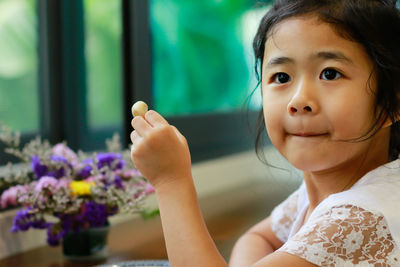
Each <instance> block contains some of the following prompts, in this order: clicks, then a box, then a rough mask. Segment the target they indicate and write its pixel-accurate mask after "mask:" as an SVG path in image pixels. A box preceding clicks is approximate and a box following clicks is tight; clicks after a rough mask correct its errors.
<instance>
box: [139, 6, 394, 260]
mask: <svg viewBox="0 0 400 267" xmlns="http://www.w3.org/2000/svg"><path fill="white" fill-rule="evenodd" d="M254 51H255V56H256V59H257V64H256V69H258V68H259V73H260V74H261V75H260V77H261V81H260V82H261V88H262V96H263V110H262V111H261V112H262V114H263V116H262V117H261V118H262V121H261V125H263V126H262V127H263V128H264V124H265V127H266V129H267V132H268V135H269V138H270V140H271V142H272V144H273V145H274V146H275V147H276V149H277V150H278V151H279V152H280V153H281V154H282V155H283V156H284V157H285V158H286V159H287V160H288V161H289V162H290V163H291V164H293V165H294V166H295V167H296V168H298V169H300V170H302V171H303V175H304V182H303V184H302V185H301V187H300V188H299V189H298V190H297V191H295V192H294V193H293V194H292V195H291V196H289V198H288V199H287V200H285V201H284V202H283V203H281V204H280V205H279V206H278V207H276V208H275V209H274V210H273V212H272V214H271V215H270V217H268V218H266V219H265V220H264V221H262V222H260V223H259V224H257V225H255V226H254V227H253V228H251V229H250V230H249V231H248V232H247V233H246V234H244V235H243V236H242V237H241V238H240V239H239V241H238V242H237V243H236V245H235V247H234V249H233V252H232V256H231V259H230V266H237V267H246V266H259V267H261V266H316V265H318V266H352V265H360V266H365V265H375V266H400V250H399V245H400V215H398V213H397V206H398V203H400V160H399V159H397V157H398V153H399V140H400V139H399V123H398V122H397V121H398V118H399V97H400V93H399V92H400V14H399V11H398V10H397V9H396V1H390V0H279V1H276V3H275V4H274V6H273V7H272V8H271V10H270V11H269V12H268V13H267V14H266V15H265V16H264V18H263V19H262V21H261V24H260V26H259V29H258V33H257V35H256V37H255V40H254ZM132 126H133V128H134V129H135V131H133V132H132V134H131V139H132V142H133V149H132V160H133V162H134V163H135V165H136V166H137V168H138V169H139V170H140V171H141V172H142V173H143V175H144V176H145V177H147V178H148V179H149V181H150V182H151V183H152V184H153V185H154V187H155V189H156V192H157V197H158V202H159V208H160V212H161V219H162V223H163V230H164V235H165V240H166V245H167V251H168V256H169V260H170V263H171V265H172V266H177V267H186V266H190V267H194V266H201V267H204V266H207V267H208V266H227V264H226V262H225V261H224V259H223V258H222V257H221V255H220V254H219V253H218V251H217V249H216V247H215V245H214V243H213V241H212V239H211V238H210V235H209V233H208V232H207V229H206V226H205V224H204V221H203V219H202V216H201V213H200V209H199V206H198V202H197V198H196V193H195V188H194V186H193V180H192V176H191V171H190V154H189V150H188V147H187V144H186V140H185V138H184V137H183V136H182V135H181V134H180V133H179V132H178V130H177V129H176V128H174V127H173V126H171V125H169V124H168V123H167V122H166V121H165V120H164V119H163V118H162V117H161V116H160V115H159V114H158V113H156V112H155V111H148V112H147V113H146V114H145V116H144V117H135V118H134V119H133V120H132Z"/></svg>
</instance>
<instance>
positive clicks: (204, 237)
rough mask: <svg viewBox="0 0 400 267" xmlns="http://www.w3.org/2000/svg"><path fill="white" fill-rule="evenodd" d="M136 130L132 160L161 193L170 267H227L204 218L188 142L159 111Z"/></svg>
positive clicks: (141, 121)
mask: <svg viewBox="0 0 400 267" xmlns="http://www.w3.org/2000/svg"><path fill="white" fill-rule="evenodd" d="M132 126H133V127H134V128H135V131H134V132H132V134H131V139H132V143H133V149H132V160H133V162H134V164H135V166H136V167H137V168H138V169H139V170H140V171H141V172H142V174H143V176H144V177H146V178H147V179H148V180H149V181H150V182H151V183H152V184H153V186H154V188H155V190H156V194H157V198H158V204H159V209H160V216H161V221H162V226H163V231H164V238H165V242H166V246H167V253H168V259H169V261H170V263H171V266H174V267H186V266H191V267H197V266H198V267H204V266H207V267H208V266H210V267H213V266H215V267H219V266H221V267H222V266H224V267H225V266H227V264H226V262H225V261H224V259H223V257H222V256H221V255H220V254H219V252H218V250H217V248H216V246H215V244H214V242H213V240H212V238H211V237H210V235H209V233H208V230H207V227H206V225H205V223H204V220H203V218H202V215H201V211H200V207H199V204H198V201H197V195H196V190H195V187H194V183H193V179H192V174H191V163H190V154H189V149H188V146H187V143H186V140H185V138H184V137H183V136H182V135H181V134H180V133H179V132H178V131H177V130H176V128H175V127H173V126H171V125H169V124H168V123H167V122H166V121H165V120H164V118H162V117H161V116H160V115H159V114H158V113H156V112H155V111H148V112H147V113H146V114H145V118H143V117H135V118H134V119H133V120H132Z"/></svg>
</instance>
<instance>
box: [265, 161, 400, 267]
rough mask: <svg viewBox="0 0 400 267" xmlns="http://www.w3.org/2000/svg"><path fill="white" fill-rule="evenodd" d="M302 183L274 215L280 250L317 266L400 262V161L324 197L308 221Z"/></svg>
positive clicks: (273, 227) (272, 216) (380, 168)
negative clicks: (345, 188) (305, 218)
mask: <svg viewBox="0 0 400 267" xmlns="http://www.w3.org/2000/svg"><path fill="white" fill-rule="evenodd" d="M307 209H308V196H307V192H306V187H305V184H304V183H303V184H302V185H301V186H300V188H299V189H297V191H295V192H294V193H292V194H291V195H290V196H289V197H288V198H287V199H286V200H285V201H284V202H282V203H281V204H280V205H278V206H277V207H276V208H275V209H274V210H273V211H272V213H271V223H272V225H271V226H272V230H273V231H274V233H275V234H276V236H277V237H278V238H279V239H280V240H281V241H282V242H283V243H284V245H283V246H282V247H281V248H280V249H279V250H278V251H284V252H287V253H290V254H293V255H297V256H299V257H301V258H304V259H305V260H307V261H309V262H311V263H313V264H316V265H319V266H400V250H399V247H400V159H398V160H395V161H392V162H390V163H388V164H386V165H383V166H381V167H379V168H377V169H375V170H373V171H371V172H369V173H368V174H366V175H365V176H364V177H362V178H361V179H360V180H359V181H358V182H357V183H356V184H354V185H353V187H352V188H351V189H349V190H347V191H344V192H341V193H337V194H332V195H330V196H329V197H328V198H326V199H325V200H324V201H322V202H321V203H320V204H319V205H318V206H317V207H316V208H315V209H314V211H313V212H312V213H311V215H310V217H309V218H308V220H307V221H306V222H305V223H304V217H305V215H306V212H307Z"/></svg>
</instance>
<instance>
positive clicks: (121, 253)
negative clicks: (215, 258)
mask: <svg viewBox="0 0 400 267" xmlns="http://www.w3.org/2000/svg"><path fill="white" fill-rule="evenodd" d="M253 204H254V205H246V207H241V208H237V209H235V210H231V211H228V212H225V213H223V214H219V215H217V216H213V217H210V218H207V217H206V223H207V226H208V228H209V231H210V233H211V236H212V237H213V239H214V240H215V243H216V245H217V247H218V249H219V250H220V252H221V254H222V255H223V256H224V257H225V259H229V255H230V252H231V250H232V248H233V245H234V243H235V241H236V240H237V239H238V237H239V236H240V235H242V234H243V233H244V232H245V231H246V230H247V229H248V228H249V227H250V226H251V225H253V224H255V223H256V222H258V221H260V220H261V219H262V218H264V217H265V216H266V214H268V211H267V209H266V206H265V204H262V203H253ZM144 223H149V224H150V223H151V224H152V227H153V229H155V230H154V231H155V232H156V234H154V233H153V234H154V238H151V239H150V240H148V241H146V242H136V241H135V236H134V235H137V234H138V233H135V232H134V231H133V229H134V225H132V223H130V222H124V223H121V224H118V225H115V226H112V227H111V230H110V233H109V236H108V250H109V257H108V258H107V259H106V260H104V261H101V262H86V263H76V262H70V261H68V260H66V259H64V258H63V255H62V250H61V247H56V248H52V247H49V246H45V247H40V248H37V249H33V250H30V251H27V252H24V253H20V254H17V255H14V256H11V257H8V258H5V259H2V260H0V266H1V267H6V266H7V267H34V266H38V267H39V266H40V267H60V266H63V267H67V266H77V267H80V266H94V265H97V264H106V263H117V262H121V261H130V260H148V259H167V253H166V249H165V243H164V240H163V237H162V231H161V222H160V219H159V218H156V219H152V221H148V222H144ZM144 234H145V233H144Z"/></svg>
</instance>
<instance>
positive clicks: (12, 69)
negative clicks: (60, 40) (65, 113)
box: [0, 0, 39, 132]
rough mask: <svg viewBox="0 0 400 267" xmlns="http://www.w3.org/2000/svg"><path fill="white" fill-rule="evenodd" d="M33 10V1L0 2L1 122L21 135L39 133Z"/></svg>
mask: <svg viewBox="0 0 400 267" xmlns="http://www.w3.org/2000/svg"><path fill="white" fill-rule="evenodd" d="M35 10H36V5H35V2H34V1H33V0H20V1H15V0H0V40H1V42H0V58H1V60H0V120H1V121H3V123H5V124H7V125H9V126H10V127H11V128H13V129H19V130H21V131H24V132H36V131H38V129H39V108H38V87H37V70H38V68H37V65H38V64H37V63H38V59H37V33H36V25H37V19H36V14H35ZM16 107H18V108H16Z"/></svg>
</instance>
